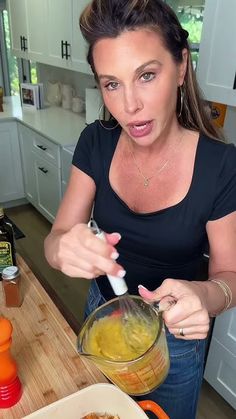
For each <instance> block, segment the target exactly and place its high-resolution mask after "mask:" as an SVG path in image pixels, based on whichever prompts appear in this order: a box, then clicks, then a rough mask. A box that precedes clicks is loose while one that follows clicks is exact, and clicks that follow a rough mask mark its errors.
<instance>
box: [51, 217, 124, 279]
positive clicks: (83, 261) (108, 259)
mask: <svg viewBox="0 0 236 419" xmlns="http://www.w3.org/2000/svg"><path fill="white" fill-rule="evenodd" d="M120 238H121V236H120V234H119V233H112V234H106V241H103V240H101V239H100V238H98V237H96V235H94V233H93V232H92V231H91V230H90V228H89V227H88V226H87V224H76V225H75V226H73V227H72V228H71V229H70V230H69V231H67V232H62V231H58V230H52V232H51V233H50V234H49V236H48V237H47V239H46V240H45V253H46V255H47V259H48V262H49V263H50V264H51V265H52V266H54V267H55V268H57V269H59V270H61V271H62V272H63V273H64V274H66V275H68V276H71V277H82V278H86V279H93V278H96V277H98V276H100V275H104V274H109V275H113V276H119V277H123V276H124V275H125V271H124V270H123V267H122V266H120V265H119V264H118V263H116V259H117V258H118V256H119V255H118V253H117V251H116V249H115V247H114V246H115V245H116V244H117V243H118V242H119V240H120ZM49 248H50V251H49ZM49 254H51V257H50V256H49Z"/></svg>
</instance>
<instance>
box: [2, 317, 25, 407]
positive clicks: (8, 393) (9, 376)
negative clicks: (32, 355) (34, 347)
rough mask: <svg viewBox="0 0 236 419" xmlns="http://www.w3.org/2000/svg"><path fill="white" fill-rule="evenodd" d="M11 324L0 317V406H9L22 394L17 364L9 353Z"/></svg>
mask: <svg viewBox="0 0 236 419" xmlns="http://www.w3.org/2000/svg"><path fill="white" fill-rule="evenodd" d="M12 330H13V328H12V324H11V322H10V321H9V320H8V319H6V318H4V317H0V408H1V409H3V408H7V407H11V406H13V405H14V404H16V403H17V402H18V401H19V400H20V398H21V395H22V386H21V382H20V380H19V378H18V376H17V365H16V362H15V360H14V359H13V358H12V356H11V353H10V346H11V343H12V338H11V335H12Z"/></svg>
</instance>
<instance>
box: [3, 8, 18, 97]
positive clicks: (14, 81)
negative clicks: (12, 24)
mask: <svg viewBox="0 0 236 419" xmlns="http://www.w3.org/2000/svg"><path fill="white" fill-rule="evenodd" d="M3 24H4V31H5V41H6V49H7V60H8V70H9V78H10V87H11V95H19V75H18V66H17V59H16V57H14V56H13V55H12V54H11V43H10V29H9V21H8V14H7V11H6V10H4V11H3Z"/></svg>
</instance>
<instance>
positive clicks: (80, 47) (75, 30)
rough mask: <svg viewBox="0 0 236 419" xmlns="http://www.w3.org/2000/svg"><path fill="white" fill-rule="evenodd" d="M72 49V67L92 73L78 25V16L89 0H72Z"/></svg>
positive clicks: (86, 49)
mask: <svg viewBox="0 0 236 419" xmlns="http://www.w3.org/2000/svg"><path fill="white" fill-rule="evenodd" d="M72 1H73V3H72V19H73V21H72V49H71V61H72V69H73V70H78V71H80V72H82V73H87V74H92V71H91V68H90V66H89V64H88V62H87V58H86V57H87V52H88V46H87V44H86V42H85V40H84V38H83V36H82V33H81V31H80V27H79V17H80V15H81V13H82V11H83V10H84V8H85V7H86V6H87V5H88V3H89V2H90V1H89V0H72Z"/></svg>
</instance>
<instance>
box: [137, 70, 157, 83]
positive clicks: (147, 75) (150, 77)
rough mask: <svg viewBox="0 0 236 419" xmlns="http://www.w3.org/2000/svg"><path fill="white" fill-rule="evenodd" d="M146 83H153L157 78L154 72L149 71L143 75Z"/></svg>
mask: <svg viewBox="0 0 236 419" xmlns="http://www.w3.org/2000/svg"><path fill="white" fill-rule="evenodd" d="M140 78H141V79H142V80H143V81H144V82H147V81H151V80H153V79H154V78H155V73H153V72H152V71H147V72H146V73H143V74H142V75H141V77H140Z"/></svg>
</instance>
